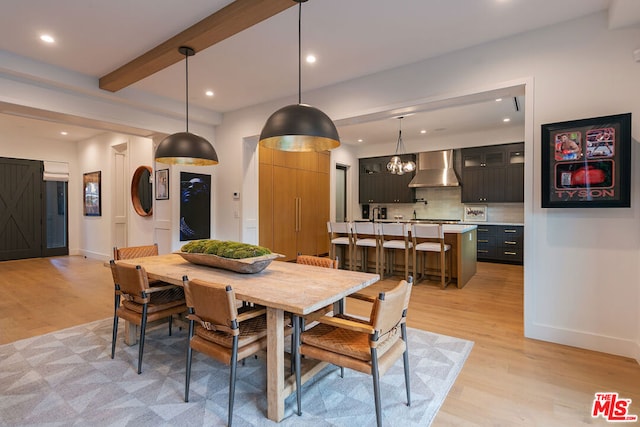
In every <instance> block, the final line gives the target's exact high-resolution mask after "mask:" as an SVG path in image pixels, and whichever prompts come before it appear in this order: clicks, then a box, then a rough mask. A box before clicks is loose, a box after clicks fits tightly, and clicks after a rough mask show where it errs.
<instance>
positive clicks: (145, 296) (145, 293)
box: [109, 260, 187, 374]
mask: <svg viewBox="0 0 640 427" xmlns="http://www.w3.org/2000/svg"><path fill="white" fill-rule="evenodd" d="M109 265H110V267H111V275H112V277H113V283H114V286H115V302H114V312H113V336H112V338H111V358H112V359H113V358H114V356H115V351H116V339H117V337H118V318H121V319H124V320H126V321H128V322H131V323H133V324H135V325H138V326H140V339H139V344H138V374H140V373H141V372H142V354H143V352H144V337H145V331H146V328H147V323H148V322H153V321H156V320H160V319H165V318H169V335H171V325H172V320H173V315H174V314H178V313H182V312H184V311H186V309H187V306H186V304H185V299H184V291H183V290H182V288H181V287H180V286H175V285H170V284H168V285H164V286H155V287H152V286H150V285H149V278H148V276H147V272H146V271H145V269H144V268H143V267H141V266H139V265H137V266H134V265H130V264H124V263H116V262H115V261H114V260H111V261H110V263H109ZM163 283H164V282H163Z"/></svg>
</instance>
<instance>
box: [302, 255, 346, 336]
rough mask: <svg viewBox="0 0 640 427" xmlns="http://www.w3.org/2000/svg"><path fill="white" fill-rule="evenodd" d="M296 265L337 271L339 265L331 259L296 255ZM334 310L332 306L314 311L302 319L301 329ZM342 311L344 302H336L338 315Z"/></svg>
mask: <svg viewBox="0 0 640 427" xmlns="http://www.w3.org/2000/svg"><path fill="white" fill-rule="evenodd" d="M296 264H304V265H314V266H316V267H324V268H333V269H338V265H339V264H340V262H339V260H338V259H331V258H326V257H319V256H314V255H298V256H297V257H296ZM333 309H334V307H333V305H328V306H325V307H323V308H321V309H319V310H316V311H314V312H313V313H310V314H308V315H306V316H304V317H303V318H302V319H303V329H304V326H305V324H306V325H308V324H309V323H310V322H313V321H314V320H315V319H316V318H318V317H320V316H324V315H325V314H327V313H329V312H331V311H332V310H333ZM342 311H344V300H340V301H339V302H338V313H342Z"/></svg>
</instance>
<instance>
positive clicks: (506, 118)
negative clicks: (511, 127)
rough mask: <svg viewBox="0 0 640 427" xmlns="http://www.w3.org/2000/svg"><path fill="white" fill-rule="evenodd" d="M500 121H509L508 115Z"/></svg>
mask: <svg viewBox="0 0 640 427" xmlns="http://www.w3.org/2000/svg"><path fill="white" fill-rule="evenodd" d="M502 121H503V122H505V123H507V122H510V121H511V119H510V118H509V117H505V118H504V119H502Z"/></svg>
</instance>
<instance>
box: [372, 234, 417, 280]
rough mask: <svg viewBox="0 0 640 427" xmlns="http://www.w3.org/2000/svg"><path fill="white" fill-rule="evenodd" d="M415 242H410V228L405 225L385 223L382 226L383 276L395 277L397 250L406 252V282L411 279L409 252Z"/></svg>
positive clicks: (381, 253) (381, 256) (381, 257)
mask: <svg viewBox="0 0 640 427" xmlns="http://www.w3.org/2000/svg"><path fill="white" fill-rule="evenodd" d="M412 248H413V242H412V241H410V240H409V227H408V225H407V224H404V223H389V222H383V223H381V224H380V249H381V252H380V261H381V263H382V264H381V266H382V268H381V269H380V270H381V271H382V274H383V275H384V272H385V271H386V272H387V274H388V275H393V268H394V266H395V254H396V250H403V251H404V280H408V279H409V250H411V249H412ZM387 250H388V251H387Z"/></svg>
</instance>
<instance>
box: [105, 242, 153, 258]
mask: <svg viewBox="0 0 640 427" xmlns="http://www.w3.org/2000/svg"><path fill="white" fill-rule="evenodd" d="M156 255H158V244H157V243H154V244H153V245H144V246H128V247H124V248H118V247H114V248H113V259H115V260H116V261H117V260H119V259H131V258H141V257H145V256H156Z"/></svg>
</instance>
